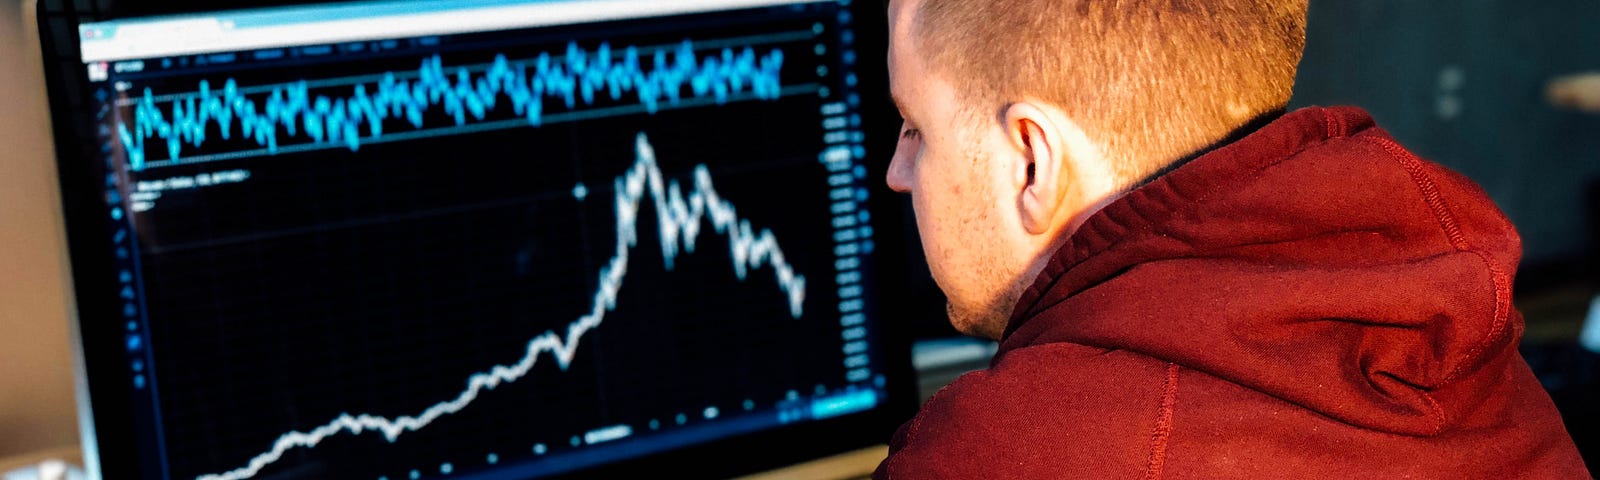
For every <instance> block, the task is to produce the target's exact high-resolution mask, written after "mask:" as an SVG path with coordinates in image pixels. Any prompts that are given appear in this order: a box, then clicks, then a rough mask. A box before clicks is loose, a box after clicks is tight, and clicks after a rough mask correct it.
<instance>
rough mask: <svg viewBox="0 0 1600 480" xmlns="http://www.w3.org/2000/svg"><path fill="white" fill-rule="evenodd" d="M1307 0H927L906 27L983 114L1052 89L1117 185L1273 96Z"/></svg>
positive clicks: (1271, 105)
mask: <svg viewBox="0 0 1600 480" xmlns="http://www.w3.org/2000/svg"><path fill="white" fill-rule="evenodd" d="M1308 2H1309V0H924V1H923V2H922V5H921V7H920V8H919V10H918V11H917V12H916V15H917V18H916V22H915V25H916V26H915V27H913V32H914V33H913V34H912V38H913V39H914V41H915V42H917V43H918V47H919V49H920V50H921V51H922V52H927V53H925V54H924V58H925V59H926V60H927V61H928V64H929V65H932V68H933V69H934V70H935V71H936V72H938V73H940V74H942V75H944V76H945V78H946V79H948V80H951V83H952V85H954V86H955V87H956V89H957V90H958V91H959V92H961V94H960V95H962V96H964V97H965V98H962V99H960V100H962V101H963V103H965V104H966V106H967V107H971V108H972V109H973V110H971V111H973V112H976V113H977V114H978V115H980V116H987V115H988V114H989V113H994V112H999V111H1001V109H1003V108H1004V107H1005V105H1006V104H1009V103H1010V102H1015V101H1019V100H1022V99H1024V98H1034V99H1038V100H1042V101H1046V102H1051V103H1053V104H1055V105H1056V106H1057V107H1059V108H1061V109H1063V110H1064V111H1065V112H1066V113H1067V114H1068V115H1070V116H1071V117H1072V118H1073V119H1074V120H1075V121H1076V122H1077V123H1078V124H1079V126H1080V127H1081V128H1083V129H1084V130H1085V131H1086V133H1088V134H1089V135H1090V137H1091V138H1096V139H1098V140H1099V144H1100V148H1101V149H1102V151H1103V154H1104V155H1106V156H1107V158H1108V159H1109V160H1111V161H1112V164H1113V169H1114V170H1115V172H1114V173H1116V174H1117V176H1118V177H1119V180H1120V181H1121V182H1122V185H1123V186H1125V187H1126V186H1131V185H1132V184H1135V183H1137V182H1139V181H1141V180H1143V179H1145V178H1147V177H1149V176H1151V175H1154V174H1155V173H1156V172H1159V171H1160V170H1162V169H1163V168H1166V167H1167V166H1168V165H1169V164H1171V163H1172V162H1173V161H1176V160H1178V159H1180V158H1182V157H1184V156H1186V155H1190V154H1192V153H1194V152H1195V151H1197V150H1199V149H1201V148H1204V147H1206V146H1208V145H1210V144H1212V143H1214V142H1217V141H1220V140H1222V139H1223V138H1224V137H1226V136H1227V135H1228V134H1229V133H1230V132H1232V131H1233V130H1235V129H1237V128H1239V127H1241V126H1243V125H1245V124H1246V123H1247V122H1249V121H1250V120H1251V119H1253V118H1256V117H1258V116H1260V115H1262V114H1265V113H1268V112H1272V111H1276V110H1279V109H1282V108H1284V107H1285V106H1286V105H1287V104H1288V102H1289V97H1290V94H1291V93H1292V91H1293V87H1294V78H1295V72H1296V70H1297V69H1298V66H1299V63H1300V57H1301V54H1302V53H1303V51H1304V49H1305V32H1306V10H1307V7H1308Z"/></svg>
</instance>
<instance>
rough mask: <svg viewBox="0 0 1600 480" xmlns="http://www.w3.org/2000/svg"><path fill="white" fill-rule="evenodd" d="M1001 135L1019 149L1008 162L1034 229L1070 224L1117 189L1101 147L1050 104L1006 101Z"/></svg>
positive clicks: (1026, 221)
mask: <svg viewBox="0 0 1600 480" xmlns="http://www.w3.org/2000/svg"><path fill="white" fill-rule="evenodd" d="M1003 115H1004V120H1005V129H1006V132H1005V133H1006V136H1007V137H1008V138H1009V139H1010V141H1011V142H1012V144H1013V146H1014V147H1015V148H1016V149H1017V152H1019V153H1020V159H1021V161H1018V162H1017V163H1016V165H1013V166H1012V168H1013V169H1014V171H1013V175H1014V178H1013V180H1014V182H1015V183H1013V185H1017V186H1018V187H1020V188H1018V189H1017V190H1016V191H1017V212H1018V214H1019V215H1020V218H1021V220H1022V227H1023V228H1024V229H1026V230H1027V231H1028V233H1031V234H1034V235H1046V234H1054V233H1056V231H1055V230H1056V229H1058V228H1068V229H1070V228H1075V227H1074V225H1075V224H1076V223H1077V222H1081V221H1082V220H1083V219H1084V218H1085V215H1084V214H1085V213H1088V212H1089V210H1090V209H1092V208H1096V206H1097V205H1100V204H1102V203H1104V202H1105V201H1107V199H1109V198H1111V197H1113V196H1114V195H1115V194H1116V189H1117V186H1116V185H1117V179H1116V176H1115V175H1116V174H1115V173H1114V172H1113V171H1112V168H1111V165H1110V164H1109V163H1107V162H1106V158H1105V157H1104V155H1102V154H1101V151H1100V147H1099V146H1098V145H1096V144H1095V143H1094V141H1092V140H1090V139H1089V135H1088V132H1085V131H1084V130H1083V128H1082V127H1081V126H1079V125H1078V123H1077V122H1076V121H1073V119H1072V118H1071V117H1068V116H1067V115H1066V114H1065V113H1064V112H1062V111H1060V110H1058V109H1055V108H1053V107H1051V106H1050V105H1049V104H1046V103H1041V102H1036V101H1031V100H1029V101H1021V102H1017V103H1013V104H1011V105H1009V106H1007V107H1006V110H1005V113H1004V114H1003Z"/></svg>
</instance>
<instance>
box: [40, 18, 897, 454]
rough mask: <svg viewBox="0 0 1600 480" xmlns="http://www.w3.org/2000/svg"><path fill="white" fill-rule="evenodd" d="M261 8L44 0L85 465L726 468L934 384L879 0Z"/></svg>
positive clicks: (877, 439) (879, 426)
mask: <svg viewBox="0 0 1600 480" xmlns="http://www.w3.org/2000/svg"><path fill="white" fill-rule="evenodd" d="M254 3H259V2H253V3H252V8H250V9H240V10H229V11H206V9H208V8H209V9H215V8H217V7H218V6H219V5H225V6H227V7H228V8H237V7H238V6H239V5H240V4H237V3H233V2H228V3H215V2H182V3H179V4H172V3H163V4H162V5H159V6H152V5H143V6H138V5H124V4H122V2H110V1H105V0H100V1H96V2H56V1H45V2H44V3H42V4H41V5H40V6H39V21H40V26H41V36H42V40H43V42H42V47H43V49H44V51H45V54H46V57H45V58H46V60H47V61H46V63H47V65H46V68H47V75H48V79H49V81H50V92H51V98H52V103H51V105H52V110H53V113H54V116H55V131H56V142H57V147H58V153H59V162H58V167H59V168H58V169H59V171H60V175H61V178H60V180H61V186H62V191H63V201H64V205H65V212H66V215H67V222H66V224H67V233H68V243H69V252H70V256H71V259H70V260H71V265H72V274H73V285H74V294H75V298H76V300H75V301H76V305H77V311H78V318H77V329H78V335H79V337H80V338H81V342H80V347H81V360H82V361H81V364H80V365H81V367H82V370H83V372H82V375H83V379H84V382H83V384H84V388H83V395H82V397H83V399H84V406H83V411H84V412H85V420H84V422H83V424H84V447H85V452H86V457H87V462H88V464H89V465H88V467H89V468H90V470H91V471H92V472H94V473H97V474H100V475H103V476H104V477H106V478H149V479H198V480H221V479H228V480H242V479H267V478H341V479H376V480H383V479H388V480H399V479H418V478H552V477H575V476H585V477H593V476H600V477H609V478H619V477H624V476H629V474H639V473H641V472H649V473H657V474H659V473H662V472H673V473H676V474H682V475H687V476H697V477H698V476H721V475H731V474H737V473H742V472H748V471H750V470H754V469H760V468H770V467H772V466H776V465H781V464H783V463H787V462H793V461H798V460H802V459H805V458H810V457H815V456H819V455H824V454H828V453H834V452H839V451H844V450H847V449H852V448H858V447H861V446H866V445H870V444H874V443H881V442H883V441H885V440H886V439H887V437H888V434H889V432H890V429H891V428H892V426H893V425H894V424H896V423H898V422H899V421H900V420H903V419H904V418H905V416H906V414H907V413H908V411H909V410H908V408H909V407H910V406H911V404H912V403H914V402H915V400H914V398H913V397H914V394H912V393H911V392H912V385H913V383H914V382H912V379H911V378H910V370H909V355H908V353H907V350H906V348H905V346H904V343H903V342H899V341H896V335H895V334H894V332H893V330H891V329H890V327H891V323H890V322H887V321H885V319H884V318H882V316H881V315H880V312H881V311H882V310H881V309H880V307H881V306H882V305H883V304H885V303H886V302H889V300H886V299H891V298H894V296H895V295H896V293H895V290H894V286H895V285H896V284H898V283H899V281H898V280H896V278H895V276H894V274H895V273H896V272H898V271H900V270H904V268H903V262H904V260H903V259H901V258H899V257H901V256H903V253H901V252H900V250H899V248H898V247H899V246H900V245H902V244H904V243H906V240H905V239H904V238H903V237H901V236H900V233H899V232H900V231H899V230H898V229H896V228H895V227H896V224H900V223H903V222H901V219H900V215H902V214H900V213H894V212H895V209H894V205H896V204H897V203H898V200H885V199H884V197H888V195H886V194H884V192H882V191H881V190H880V185H881V183H882V180H881V172H882V165H881V164H882V163H884V162H874V161H872V159H874V158H880V159H884V158H887V155H888V154H889V150H887V149H886V148H885V147H884V146H885V145H889V144H892V141H893V139H892V135H893V119H892V114H891V113H890V112H889V111H888V110H887V109H884V108H880V107H881V106H882V105H884V104H885V102H884V99H883V94H884V93H885V92H886V89H885V88H884V86H883V79H882V77H881V76H875V75H873V73H872V72H871V70H874V69H871V68H861V65H863V63H865V62H881V61H882V60H881V58H880V57H876V55H881V52H882V48H883V47H882V41H883V40H882V36H883V33H882V32H881V31H877V30H875V29H880V28H882V25H883V22H882V21H881V20H880V19H871V18H872V17H871V15H874V14H878V15H881V14H882V12H881V10H882V8H881V5H867V6H862V5H851V3H850V1H849V0H827V1H809V0H681V1H664V0H424V1H387V0H385V1H375V2H373V1H368V2H355V3H332V4H294V5H274V6H267V7H260V6H256V5H254ZM277 3H281V2H277ZM867 3H870V2H867ZM863 12H866V13H863ZM863 15H865V16H866V18H869V19H870V20H863V19H862V18H861V17H863ZM863 32H865V33H863ZM880 134H881V135H880ZM897 262H899V263H897Z"/></svg>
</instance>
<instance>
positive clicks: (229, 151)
mask: <svg viewBox="0 0 1600 480" xmlns="http://www.w3.org/2000/svg"><path fill="white" fill-rule="evenodd" d="M646 51H648V52H649V53H645V52H646ZM784 64H785V56H784V51H783V50H782V49H780V48H770V49H765V50H762V51H758V50H757V49H756V47H754V46H742V47H734V46H729V47H723V48H721V49H720V50H714V51H710V52H705V53H702V52H699V51H697V50H696V48H695V43H694V42H693V41H691V40H683V41H682V42H681V43H678V44H676V45H675V46H672V47H656V48H648V49H644V48H642V47H639V46H635V45H628V46H625V47H621V48H617V49H613V48H612V46H611V44H610V43H609V42H602V43H600V44H599V45H598V46H596V47H595V48H594V49H593V50H590V49H586V48H584V47H582V46H580V45H579V44H578V43H577V42H575V41H574V42H570V43H568V44H567V47H566V49H565V51H564V52H562V53H560V54H559V55H553V54H552V53H550V52H541V53H539V54H538V55H537V56H535V57H532V58H525V59H516V60H513V59H509V58H508V57H507V56H506V55H505V54H496V55H495V56H494V59H493V60H492V61H491V62H489V63H487V64H476V65H446V64H445V62H444V58H443V57H442V56H441V55H433V56H429V57H426V58H424V59H422V60H421V62H420V65H419V66H418V67H417V68H416V69H415V70H411V71H387V72H381V73H376V74H364V75H359V76H355V77H350V78H334V79H319V80H315V81H313V80H305V79H302V80H298V81H292V82H287V83H277V84H265V85H252V86H241V85H240V82H239V81H238V80H237V79H235V78H231V77H230V78H225V79H223V80H221V81H220V85H214V84H213V83H212V81H211V80H210V79H201V80H199V81H198V82H197V83H196V85H195V89H194V90H193V91H189V92H176V93H164V94H159V95H158V94H157V93H156V92H155V91H154V90H152V89H150V88H144V89H143V90H141V91H138V92H135V94H133V95H129V96H126V97H124V98H123V99H121V100H119V101H118V102H117V103H118V105H119V107H120V109H119V110H120V111H119V115H120V116H121V121H120V122H118V125H117V128H116V135H115V136H116V139H117V142H118V143H119V144H120V146H121V148H122V150H123V151H124V152H125V155H126V163H127V166H128V168H129V169H130V170H133V171H142V170H144V169H146V168H153V167H160V166H170V165H176V164H180V163H184V162H201V161H207V160H216V159H229V158H242V157H254V156H264V155H274V154H277V153H280V152H283V151H303V150H306V149H316V148H334V147H338V148H346V149H348V150H350V151H358V150H359V149H360V148H361V147H362V145H363V144H369V143H374V142H383V141H396V140H410V139H416V138H424V137H427V136H430V135H451V134H459V133H464V132H470V131H481V130H487V129H498V128H512V127H527V126H533V127H537V126H540V125H544V124H547V123H550V122H552V121H569V120H587V119H593V118H596V117H603V116H612V115H627V114H635V113H645V114H652V113H655V112H657V111H660V110H662V109H666V108H678V107H686V106H703V105H722V104H726V103H728V102H736V101H747V100H768V101H771V100H775V99H777V98H780V97H782V96H784V95H786V94H799V93H811V92H814V91H815V90H816V89H817V86H816V85H814V84H801V85H793V86H785V85H784V84H783V81H782V73H783V69H784ZM547 102H553V103H555V104H556V105H557V106H559V107H560V110H559V113H553V112H552V110H553V109H551V108H550V107H549V105H547ZM219 140H220V142H219ZM234 140H237V141H234ZM217 143H223V144H226V145H228V147H227V148H225V149H221V150H218V149H213V148H209V146H210V145H211V144H217ZM152 151H154V152H157V153H158V155H157V156H156V157H154V158H152V157H151V155H150V154H151V152H152ZM161 154H164V156H162V155H161Z"/></svg>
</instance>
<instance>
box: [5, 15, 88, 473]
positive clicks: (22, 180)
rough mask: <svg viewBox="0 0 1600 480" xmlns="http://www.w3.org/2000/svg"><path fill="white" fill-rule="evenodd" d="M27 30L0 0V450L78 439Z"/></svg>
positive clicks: (40, 86)
mask: <svg viewBox="0 0 1600 480" xmlns="http://www.w3.org/2000/svg"><path fill="white" fill-rule="evenodd" d="M30 31H31V30H30V29H29V28H26V27H25V22H23V15H22V4H21V3H20V2H18V1H17V0H0V458H5V457H8V456H13V455H18V454H22V453H25V452H35V451H40V450H46V449H52V448H57V447H63V446H75V445H76V444H77V441H78V427H77V420H76V418H77V417H76V416H75V415H76V414H75V413H74V405H75V404H74V403H73V392H72V357H71V353H70V349H68V347H67V345H68V341H67V299H66V298H65V296H64V295H65V289H64V285H65V282H66V279H65V278H63V275H64V274H63V272H64V271H65V268H64V263H65V261H66V260H65V257H64V254H63V253H62V252H63V246H62V241H61V235H62V234H61V219H60V216H61V199H60V197H59V196H58V195H57V194H56V191H57V190H56V183H55V182H56V180H55V159H54V158H52V156H51V149H50V144H49V142H50V119H49V117H48V115H47V113H46V107H45V103H46V102H45V97H44V80H43V79H42V77H43V74H42V68H41V67H40V64H39V60H38V52H37V51H35V50H34V49H32V48H31V47H30V45H34V44H35V43H34V42H32V41H29V40H27V38H28V37H27V36H28V35H29V34H30V33H28V32H30Z"/></svg>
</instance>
